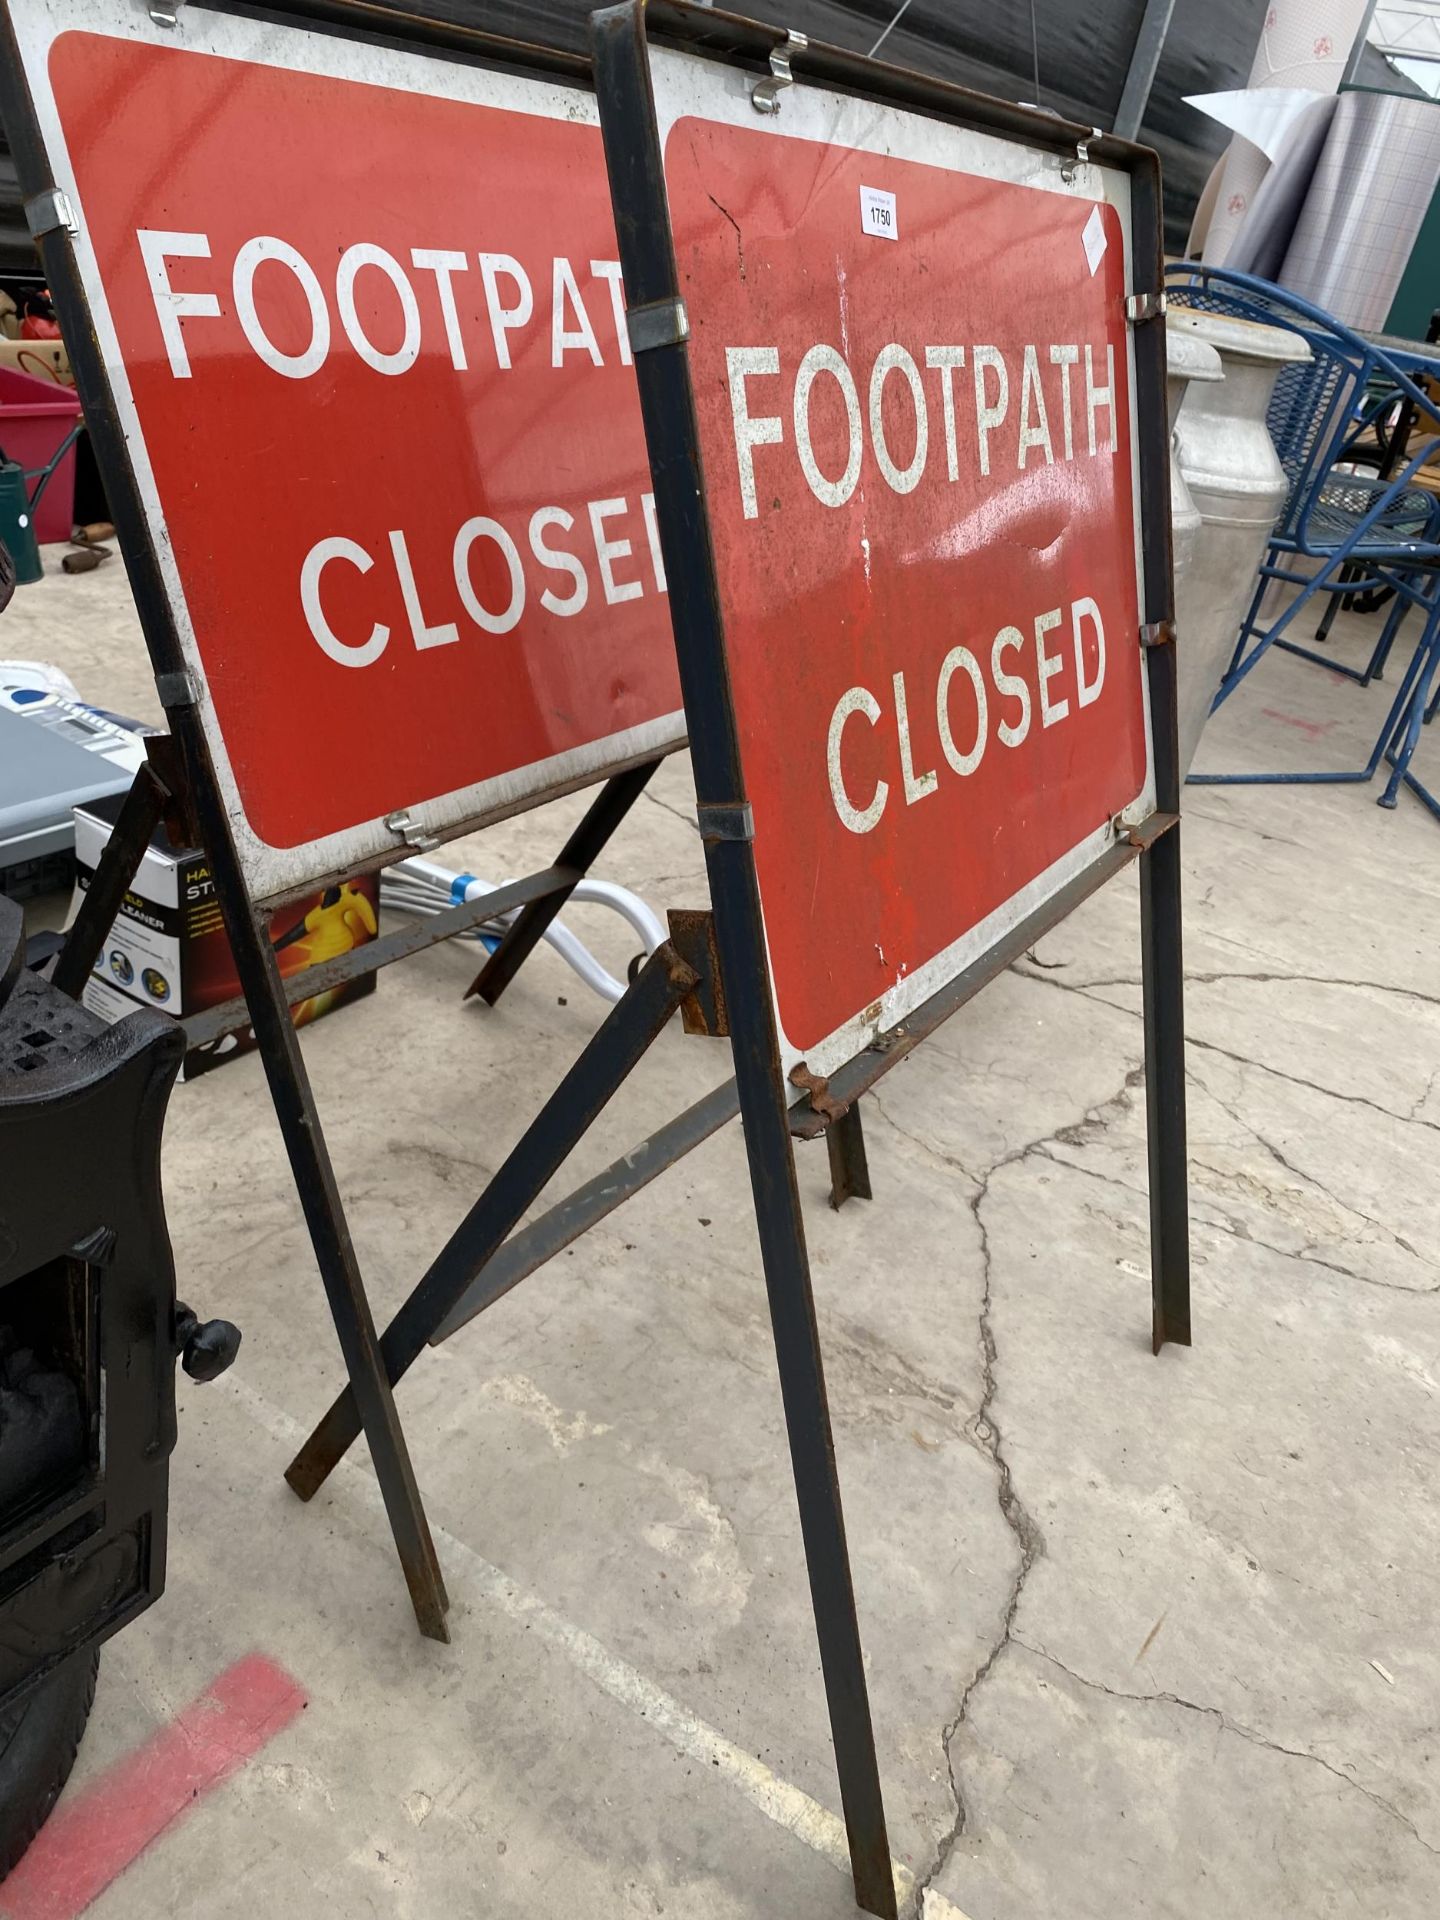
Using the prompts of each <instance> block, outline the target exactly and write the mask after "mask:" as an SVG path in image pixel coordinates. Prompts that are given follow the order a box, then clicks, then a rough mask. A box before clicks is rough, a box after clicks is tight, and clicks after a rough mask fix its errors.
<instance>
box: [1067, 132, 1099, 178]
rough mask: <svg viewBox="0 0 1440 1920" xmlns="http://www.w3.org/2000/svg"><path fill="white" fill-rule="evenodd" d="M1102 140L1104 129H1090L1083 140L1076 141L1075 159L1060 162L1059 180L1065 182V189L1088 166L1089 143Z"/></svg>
mask: <svg viewBox="0 0 1440 1920" xmlns="http://www.w3.org/2000/svg"><path fill="white" fill-rule="evenodd" d="M1104 138H1105V129H1104V128H1103V127H1092V128H1091V129H1090V131H1089V133H1087V134H1086V136H1085V138H1084V139H1083V140H1077V141H1076V143H1075V158H1074V159H1073V160H1062V161H1061V162H1060V178H1061V179H1062V180H1063V181H1064V182H1065V184H1066V186H1067V187H1068V186H1069V184H1070V182H1071V181H1072V180H1073V179H1074V178H1075V176H1076V174H1077V173H1078V172H1079V171H1080V169H1081V167H1088V166H1089V164H1090V142H1091V141H1092V140H1103V139H1104Z"/></svg>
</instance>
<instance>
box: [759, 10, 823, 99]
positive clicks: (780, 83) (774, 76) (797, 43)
mask: <svg viewBox="0 0 1440 1920" xmlns="http://www.w3.org/2000/svg"><path fill="white" fill-rule="evenodd" d="M809 44H810V37H809V35H808V34H804V33H796V31H795V29H794V28H793V27H792V28H791V29H790V31H789V32H788V33H787V34H786V35H785V39H784V41H783V42H782V44H781V45H780V46H778V47H772V48H771V49H770V78H769V79H768V80H757V81H756V82H755V85H754V86H753V87H752V88H751V90H750V104H751V106H752V107H754V109H755V111H756V113H779V111H780V96H781V94H782V93H783V92H784V91H785V89H786V87H793V86H794V84H795V76H794V74H793V73H791V71H790V61H791V58H792V57H793V56H794V55H795V54H797V53H803V52H804V51H805V49H806V47H808V46H809Z"/></svg>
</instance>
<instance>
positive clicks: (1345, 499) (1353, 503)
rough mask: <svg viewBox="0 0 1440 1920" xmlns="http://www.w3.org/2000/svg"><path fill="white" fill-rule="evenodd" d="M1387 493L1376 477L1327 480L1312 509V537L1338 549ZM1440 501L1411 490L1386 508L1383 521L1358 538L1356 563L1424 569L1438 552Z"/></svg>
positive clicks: (1420, 490) (1422, 490) (1352, 475)
mask: <svg viewBox="0 0 1440 1920" xmlns="http://www.w3.org/2000/svg"><path fill="white" fill-rule="evenodd" d="M1385 491H1386V483H1385V481H1383V480H1380V479H1377V478H1375V476H1373V475H1371V474H1360V473H1344V474H1335V475H1333V476H1332V477H1331V478H1330V479H1328V480H1326V481H1324V482H1323V483H1322V485H1321V487H1320V491H1319V496H1318V498H1317V500H1316V502H1315V505H1314V507H1313V508H1312V509H1311V513H1310V522H1309V531H1310V538H1311V540H1312V541H1314V542H1315V544H1316V545H1317V546H1319V547H1322V548H1325V547H1338V546H1340V545H1341V544H1342V543H1343V542H1344V541H1345V540H1347V539H1351V538H1352V537H1353V536H1354V535H1355V529H1356V527H1357V526H1358V525H1359V523H1360V522H1361V521H1362V520H1364V518H1365V516H1366V515H1367V514H1368V513H1369V512H1370V510H1371V508H1372V507H1373V506H1374V505H1375V502H1376V500H1377V499H1378V498H1379V497H1380V496H1381V495H1382V494H1384V493H1385ZM1437 519H1440V499H1437V497H1436V496H1435V495H1434V494H1433V493H1427V492H1426V490H1425V488H1424V487H1407V488H1406V489H1405V491H1404V492H1403V493H1401V494H1398V495H1397V496H1396V497H1395V498H1394V499H1393V500H1390V501H1388V502H1387V503H1386V504H1385V505H1384V506H1383V507H1382V509H1381V512H1380V517H1379V519H1378V520H1376V521H1375V522H1374V524H1373V525H1371V526H1370V527H1368V528H1367V529H1366V531H1365V532H1363V533H1362V534H1360V535H1359V537H1358V539H1355V541H1354V544H1353V546H1352V547H1351V552H1352V554H1353V555H1354V556H1355V557H1356V558H1371V557H1374V558H1387V559H1392V560H1395V561H1405V560H1407V559H1408V560H1411V561H1415V560H1416V557H1417V555H1418V556H1420V559H1419V561H1418V564H1422V565H1423V564H1424V555H1425V553H1426V552H1427V551H1430V550H1433V548H1434V545H1435V530H1436V524H1437Z"/></svg>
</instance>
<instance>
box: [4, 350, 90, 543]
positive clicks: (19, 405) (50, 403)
mask: <svg viewBox="0 0 1440 1920" xmlns="http://www.w3.org/2000/svg"><path fill="white" fill-rule="evenodd" d="M79 413H80V402H79V400H78V399H76V397H75V395H74V394H73V393H72V392H71V391H70V389H69V388H68V387H57V386H56V385H55V383H54V382H53V381H51V380H37V379H35V378H34V376H33V375H31V374H28V373H15V372H12V370H11V369H10V368H9V367H0V447H3V448H4V450H5V458H6V459H7V460H18V461H19V463H20V465H21V466H22V467H24V469H25V471H26V472H27V473H30V472H33V471H34V469H35V468H37V467H43V466H45V465H46V463H47V462H48V461H50V460H51V459H53V458H54V454H55V449H56V448H57V447H58V446H59V444H60V442H61V441H62V440H63V439H64V438H65V436H66V434H67V433H69V431H70V429H71V427H73V426H74V424H75V422H76V420H77V418H78V417H79ZM29 484H30V486H31V487H32V489H33V487H34V484H35V483H34V482H33V481H31V482H30V483H29ZM74 524H75V449H74V448H73V447H72V448H71V449H70V451H69V452H68V453H67V454H66V456H65V458H64V459H63V460H62V461H61V462H60V465H59V466H58V467H57V469H56V470H55V472H54V474H53V475H52V476H51V480H50V484H49V486H47V487H46V489H45V491H44V493H43V494H42V495H41V496H40V506H39V509H38V511H37V512H36V515H35V537H36V539H37V540H39V541H41V542H42V543H43V542H45V541H47V540H68V539H69V538H70V531H71V528H72V527H73V526H74Z"/></svg>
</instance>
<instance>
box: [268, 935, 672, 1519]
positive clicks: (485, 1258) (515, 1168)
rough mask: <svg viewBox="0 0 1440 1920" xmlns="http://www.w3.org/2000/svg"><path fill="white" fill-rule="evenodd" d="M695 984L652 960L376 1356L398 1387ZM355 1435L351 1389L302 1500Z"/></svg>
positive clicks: (303, 1452) (301, 1479) (306, 1466)
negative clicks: (378, 1356) (398, 1382)
mask: <svg viewBox="0 0 1440 1920" xmlns="http://www.w3.org/2000/svg"><path fill="white" fill-rule="evenodd" d="M699 984H700V977H699V975H698V974H697V973H696V972H695V969H694V968H693V967H691V966H688V965H687V964H686V963H685V961H683V960H682V959H681V958H680V956H679V954H677V953H676V951H675V949H674V947H672V946H671V945H670V943H669V942H668V941H666V942H665V944H664V945H663V946H659V947H657V948H656V949H655V951H654V953H652V954H651V956H650V958H649V959H648V960H647V961H646V962H645V965H644V966H643V967H642V968H641V969H640V973H639V975H638V976H637V978H636V980H635V983H634V985H633V986H632V987H631V988H630V989H629V990H628V992H627V993H626V994H625V997H624V998H623V999H622V1000H618V1001H617V1002H616V1003H615V1005H614V1006H613V1007H612V1008H611V1010H610V1012H609V1014H608V1015H607V1016H606V1018H605V1019H604V1020H603V1021H602V1023H601V1024H600V1026H599V1027H598V1028H597V1030H596V1032H595V1034H594V1035H593V1037H592V1038H591V1040H590V1042H589V1044H588V1046H586V1048H585V1050H584V1052H583V1053H582V1054H581V1055H580V1058H579V1059H578V1060H577V1061H576V1062H575V1064H574V1066H573V1067H571V1069H570V1071H569V1072H568V1073H567V1074H566V1075H565V1078H564V1079H563V1080H562V1081H561V1082H560V1084H559V1086H558V1087H557V1088H556V1089H555V1091H554V1093H552V1094H551V1096H550V1098H549V1099H548V1100H547V1101H546V1102H545V1105H544V1106H543V1107H542V1108H541V1109H540V1111H539V1113H538V1114H537V1115H536V1116H535V1118H534V1120H532V1121H531V1123H530V1125H529V1126H528V1127H527V1128H526V1129H525V1132H524V1134H523V1135H522V1136H521V1139H520V1142H519V1144H518V1145H517V1146H516V1147H515V1148H514V1149H513V1150H512V1152H511V1153H510V1154H509V1156H508V1157H507V1158H506V1160H505V1162H504V1164H503V1165H502V1166H501V1167H500V1169H499V1171H498V1172H497V1173H496V1175H495V1177H494V1179H493V1180H492V1181H491V1182H490V1184H489V1186H488V1187H486V1189H485V1191H484V1192H483V1193H482V1194H481V1196H480V1198H479V1199H478V1200H477V1201H476V1202H475V1204H474V1206H473V1207H471V1209H470V1211H469V1213H467V1214H466V1216H465V1218H464V1219H463V1220H462V1221H461V1222H460V1225H459V1226H458V1227H457V1228H456V1229H455V1231H454V1233H453V1234H451V1236H450V1238H449V1240H447V1241H446V1243H445V1245H444V1246H443V1247H442V1248H441V1250H440V1252H439V1253H438V1254H437V1255H436V1257H435V1259H434V1260H433V1261H432V1262H431V1264H430V1267H429V1269H428V1270H427V1272H426V1273H425V1275H424V1277H423V1278H422V1279H421V1280H420V1281H419V1283H418V1284H417V1285H416V1287H415V1288H414V1290H413V1292H412V1293H411V1295H410V1297H409V1299H408V1300H407V1301H406V1302H405V1304H404V1306H403V1307H401V1309H400V1311H399V1312H398V1313H397V1314H396V1316H395V1318H394V1319H393V1320H392V1321H391V1322H390V1325H389V1326H388V1327H387V1328H386V1329H385V1332H384V1334H383V1335H382V1336H381V1340H380V1355H381V1359H382V1361H383V1363H384V1367H385V1372H386V1375H387V1377H388V1379H389V1381H390V1384H391V1386H392V1387H393V1386H394V1385H395V1383H396V1382H397V1381H398V1380H400V1379H401V1378H402V1377H403V1375H404V1374H405V1373H407V1372H408V1371H409V1368H410V1366H411V1364H412V1363H413V1362H414V1360H415V1359H416V1358H417V1356H418V1355H419V1354H420V1352H421V1350H422V1349H423V1348H424V1346H425V1345H426V1343H427V1342H428V1341H429V1339H430V1337H431V1335H432V1334H434V1333H436V1332H437V1331H438V1329H439V1328H440V1327H441V1326H442V1325H443V1324H444V1322H445V1321H446V1320H447V1319H448V1317H449V1316H450V1315H451V1314H452V1313H453V1312H454V1310H455V1308H456V1307H457V1306H458V1305H459V1304H460V1302H461V1300H462V1299H463V1298H464V1297H465V1294H466V1292H467V1291H468V1289H469V1288H470V1285H471V1283H472V1282H473V1281H474V1279H475V1278H476V1276H477V1275H478V1274H479V1273H480V1271H481V1269H482V1268H483V1267H484V1266H485V1265H486V1264H487V1263H488V1262H489V1261H491V1260H493V1259H494V1257H495V1255H496V1254H497V1253H498V1252H499V1250H500V1248H501V1246H502V1245H503V1244H504V1242H505V1240H506V1238H507V1236H508V1235H509V1234H510V1233H512V1232H513V1231H514V1229H515V1227H516V1226H517V1225H518V1224H519V1222H520V1220H521V1219H522V1218H523V1216H524V1214H525V1212H526V1210H527V1208H528V1207H529V1206H530V1205H531V1204H532V1202H533V1201H534V1200H535V1198H536V1196H537V1194H539V1193H540V1192H542V1191H543V1189H544V1188H545V1186H546V1185H547V1184H548V1182H549V1181H550V1180H551V1179H552V1178H553V1177H554V1175H555V1173H556V1172H557V1171H558V1170H559V1168H560V1167H561V1166H562V1165H563V1164H564V1162H565V1161H566V1159H567V1158H568V1157H569V1155H570V1152H571V1150H572V1149H573V1148H574V1146H575V1144H576V1142H577V1141H578V1140H579V1139H580V1137H581V1136H582V1134H584V1133H585V1132H586V1131H587V1130H588V1129H589V1127H591V1126H592V1125H593V1124H594V1122H595V1120H596V1119H597V1118H598V1116H599V1115H600V1114H601V1113H602V1112H603V1111H604V1109H605V1107H606V1106H607V1104H608V1103H609V1101H610V1098H611V1095H612V1094H614V1092H615V1091H616V1089H617V1088H618V1087H619V1085H620V1083H621V1082H622V1081H623V1080H624V1079H625V1078H626V1077H627V1076H628V1075H629V1074H630V1073H631V1072H632V1071H633V1070H634V1068H635V1067H636V1066H637V1065H638V1064H639V1062H640V1060H641V1059H642V1058H643V1057H644V1055H645V1053H646V1052H647V1050H648V1049H649V1047H650V1046H651V1044H652V1043H653V1042H654V1041H655V1040H656V1039H657V1038H658V1036H659V1035H660V1033H661V1032H662V1031H663V1029H664V1027H665V1024H666V1022H667V1021H668V1020H669V1018H670V1016H671V1014H673V1013H674V1011H675V1009H676V1007H678V1006H679V1004H680V1002H681V1001H682V1000H683V999H684V998H685V996H686V995H687V994H689V993H693V992H694V991H695V988H696V987H697V986H698V985H699ZM359 1434H360V1415H359V1412H358V1410H357V1408H356V1404H355V1395H354V1392H353V1390H352V1389H351V1388H350V1387H348V1386H347V1387H346V1388H345V1390H344V1392H343V1393H341V1394H340V1395H339V1397H338V1398H337V1399H336V1400H335V1402H334V1404H333V1405H332V1406H331V1408H330V1410H329V1412H328V1413H327V1414H326V1415H325V1417H324V1419H323V1420H322V1421H321V1422H320V1424H319V1426H318V1427H316V1429H315V1431H314V1432H313V1433H312V1434H311V1435H310V1438H309V1439H308V1440H307V1441H306V1442H305V1444H304V1446H303V1447H302V1448H301V1449H300V1451H299V1453H297V1454H296V1456H295V1458H294V1459H293V1460H292V1461H291V1463H290V1466H289V1467H288V1469H287V1470H286V1474H285V1478H286V1479H287V1480H288V1481H289V1483H290V1485H291V1487H292V1488H293V1489H294V1491H295V1492H296V1493H298V1494H299V1496H300V1498H301V1499H302V1500H308V1499H309V1498H310V1497H311V1495H312V1494H314V1493H315V1492H317V1491H318V1489H319V1488H320V1487H321V1486H322V1485H323V1484H324V1482H325V1480H326V1478H327V1477H328V1475H329V1474H330V1471H331V1469H332V1468H333V1467H335V1466H338V1464H339V1462H340V1461H341V1459H342V1458H343V1457H344V1455H345V1453H346V1452H347V1451H348V1449H349V1448H350V1446H351V1445H352V1444H353V1443H354V1441H355V1440H356V1439H358V1438H359Z"/></svg>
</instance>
